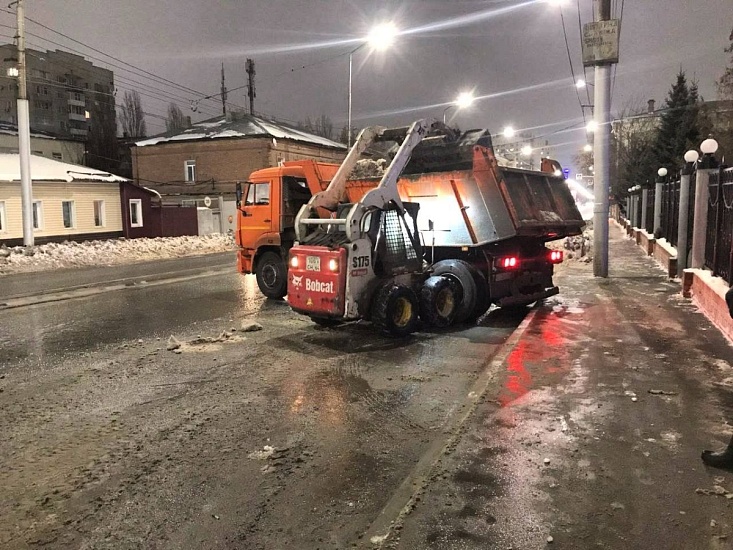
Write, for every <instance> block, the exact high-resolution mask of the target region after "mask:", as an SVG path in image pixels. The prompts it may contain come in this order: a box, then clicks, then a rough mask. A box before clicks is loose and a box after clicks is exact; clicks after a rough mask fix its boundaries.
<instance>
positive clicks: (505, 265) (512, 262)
mask: <svg viewBox="0 0 733 550" xmlns="http://www.w3.org/2000/svg"><path fill="white" fill-rule="evenodd" d="M496 265H497V266H498V267H500V268H501V269H514V268H516V267H517V266H519V258H517V257H516V256H505V257H504V258H499V260H498V261H497V263H496Z"/></svg>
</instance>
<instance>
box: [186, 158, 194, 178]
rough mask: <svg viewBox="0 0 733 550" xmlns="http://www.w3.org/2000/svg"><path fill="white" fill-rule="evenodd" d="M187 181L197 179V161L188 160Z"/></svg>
mask: <svg viewBox="0 0 733 550" xmlns="http://www.w3.org/2000/svg"><path fill="white" fill-rule="evenodd" d="M186 181H191V182H193V181H196V161H195V160H187V161H186Z"/></svg>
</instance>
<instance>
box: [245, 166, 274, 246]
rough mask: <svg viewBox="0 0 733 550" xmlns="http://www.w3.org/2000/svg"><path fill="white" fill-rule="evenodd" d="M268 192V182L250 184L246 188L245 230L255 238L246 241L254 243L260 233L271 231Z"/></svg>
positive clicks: (270, 207)
mask: <svg viewBox="0 0 733 550" xmlns="http://www.w3.org/2000/svg"><path fill="white" fill-rule="evenodd" d="M270 191H271V183H270V182H269V181H267V182H250V183H249V184H248V186H247V195H246V197H245V199H244V207H243V210H244V212H245V215H246V216H247V228H248V229H249V230H250V231H252V233H253V235H252V236H253V237H255V238H254V239H248V240H252V241H256V240H257V238H258V237H259V236H260V235H261V234H262V233H268V232H270V231H272V204H271V201H270ZM255 235H256V236H255Z"/></svg>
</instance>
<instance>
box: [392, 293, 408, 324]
mask: <svg viewBox="0 0 733 550" xmlns="http://www.w3.org/2000/svg"><path fill="white" fill-rule="evenodd" d="M411 319H412V302H410V300H408V299H407V298H397V301H396V302H395V308H394V314H393V315H392V320H393V321H394V324H395V326H396V327H399V328H403V327H405V326H407V324H408V323H409V322H410V320H411Z"/></svg>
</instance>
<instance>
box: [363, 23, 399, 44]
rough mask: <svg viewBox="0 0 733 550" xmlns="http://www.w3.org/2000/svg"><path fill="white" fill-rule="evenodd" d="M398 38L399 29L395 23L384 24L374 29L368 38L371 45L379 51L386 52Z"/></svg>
mask: <svg viewBox="0 0 733 550" xmlns="http://www.w3.org/2000/svg"><path fill="white" fill-rule="evenodd" d="M396 37H397V27H396V26H395V24H394V23H391V22H390V23H382V24H381V25H377V26H376V27H374V28H373V29H372V30H371V31H370V32H369V35H368V36H367V42H368V43H369V45H370V46H371V47H372V48H373V49H375V50H377V51H384V50H386V49H387V48H389V47H390V46H391V45H392V44H394V41H395V38H396Z"/></svg>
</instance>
